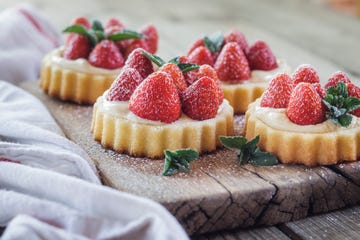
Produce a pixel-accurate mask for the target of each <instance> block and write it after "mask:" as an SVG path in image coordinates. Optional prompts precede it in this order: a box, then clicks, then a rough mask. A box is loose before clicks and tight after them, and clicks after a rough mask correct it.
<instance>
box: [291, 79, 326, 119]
mask: <svg viewBox="0 0 360 240" xmlns="http://www.w3.org/2000/svg"><path fill="white" fill-rule="evenodd" d="M286 115H287V116H288V118H289V119H290V121H292V122H293V123H296V124H298V125H313V124H318V123H321V122H323V121H324V120H325V111H324V109H323V107H322V101H321V98H320V97H319V95H318V94H317V92H316V90H315V89H314V87H313V85H312V84H311V83H307V82H301V83H299V84H298V85H296V86H295V88H294V90H293V92H292V93H291V96H290V100H289V106H288V108H287V109H286Z"/></svg>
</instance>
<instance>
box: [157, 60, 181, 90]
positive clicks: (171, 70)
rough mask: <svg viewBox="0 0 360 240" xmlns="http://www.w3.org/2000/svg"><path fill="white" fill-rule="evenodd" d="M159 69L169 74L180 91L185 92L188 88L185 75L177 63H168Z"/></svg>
mask: <svg viewBox="0 0 360 240" xmlns="http://www.w3.org/2000/svg"><path fill="white" fill-rule="evenodd" d="M159 71H163V72H165V73H167V74H169V76H170V77H171V80H172V81H173V83H174V84H175V86H176V88H177V90H178V91H179V92H183V91H184V90H185V89H186V88H187V84H186V81H185V78H184V75H183V73H182V72H181V70H180V68H179V67H178V66H177V65H176V64H174V63H166V64H164V65H163V66H162V67H161V68H160V69H159Z"/></svg>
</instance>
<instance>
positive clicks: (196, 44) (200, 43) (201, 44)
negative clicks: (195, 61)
mask: <svg viewBox="0 0 360 240" xmlns="http://www.w3.org/2000/svg"><path fill="white" fill-rule="evenodd" d="M198 47H205V42H204V38H199V39H198V40H196V41H195V42H194V43H193V44H192V45H191V46H190V49H189V51H188V53H187V55H188V56H189V55H190V54H191V53H192V51H194V50H195V49H196V48H198Z"/></svg>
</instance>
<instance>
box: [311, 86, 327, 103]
mask: <svg viewBox="0 0 360 240" xmlns="http://www.w3.org/2000/svg"><path fill="white" fill-rule="evenodd" d="M312 85H313V87H314V88H315V91H316V92H317V93H318V94H319V96H320V97H321V98H322V99H324V98H325V96H326V91H325V88H323V87H322V86H321V85H320V83H318V82H317V83H313V84H312Z"/></svg>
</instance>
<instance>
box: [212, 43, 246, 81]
mask: <svg viewBox="0 0 360 240" xmlns="http://www.w3.org/2000/svg"><path fill="white" fill-rule="evenodd" d="M214 69H215V70H216V72H217V74H218V77H219V79H220V80H221V81H224V82H241V81H243V80H246V79H249V78H250V68H249V64H248V61H247V60H246V57H245V55H244V53H243V51H242V50H241V48H240V46H239V44H237V43H234V42H230V43H227V44H225V46H224V47H223V48H222V50H221V52H220V55H219V57H218V58H217V60H216V62H215V65H214Z"/></svg>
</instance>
